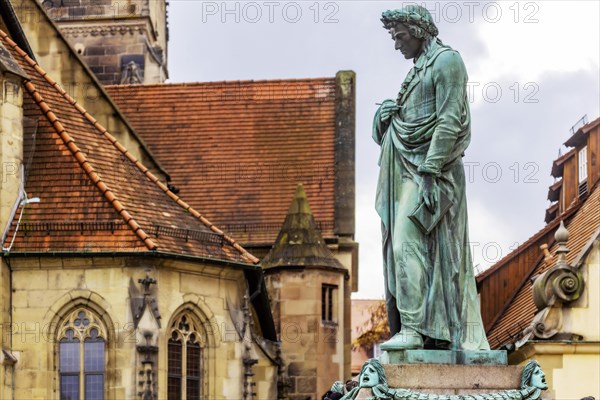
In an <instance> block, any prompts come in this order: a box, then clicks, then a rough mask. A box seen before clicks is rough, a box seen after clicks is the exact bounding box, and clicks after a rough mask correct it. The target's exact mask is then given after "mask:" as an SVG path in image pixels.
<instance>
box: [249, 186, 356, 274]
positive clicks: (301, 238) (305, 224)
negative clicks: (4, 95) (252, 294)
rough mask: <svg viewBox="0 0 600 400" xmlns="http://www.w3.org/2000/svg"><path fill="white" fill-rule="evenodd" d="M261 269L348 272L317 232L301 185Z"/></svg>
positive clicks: (263, 260)
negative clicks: (286, 268)
mask: <svg viewBox="0 0 600 400" xmlns="http://www.w3.org/2000/svg"><path fill="white" fill-rule="evenodd" d="M261 265H262V267H263V268H264V269H266V270H267V269H271V268H285V267H292V268H305V267H309V268H310V267H318V268H332V269H339V270H345V268H344V266H343V265H342V264H341V263H340V262H339V261H338V260H337V259H336V258H335V257H334V256H333V254H332V253H331V251H330V250H329V249H328V248H327V245H326V244H325V241H324V240H323V237H322V236H321V234H320V233H319V231H318V230H317V228H316V223H315V219H314V217H313V214H312V211H311V210H310V205H309V203H308V200H307V197H306V192H305V191H304V187H303V186H302V185H301V184H300V185H298V187H297V188H296V193H295V194H294V198H293V200H292V203H291V204H290V208H289V211H288V215H287V216H286V218H285V221H284V222H283V226H282V227H281V231H280V232H279V235H277V239H276V240H275V244H274V245H273V248H271V250H270V251H269V253H268V254H267V255H266V256H265V257H264V258H263V259H262V262H261Z"/></svg>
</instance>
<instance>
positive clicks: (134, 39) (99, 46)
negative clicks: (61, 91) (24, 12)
mask: <svg viewBox="0 0 600 400" xmlns="http://www.w3.org/2000/svg"><path fill="white" fill-rule="evenodd" d="M42 4H43V6H44V8H45V9H46V11H47V13H48V15H49V16H50V18H52V20H54V21H55V22H56V24H57V25H58V26H59V27H60V29H61V31H62V33H63V35H64V36H65V37H66V38H67V40H68V41H69V42H70V43H71V45H72V46H73V47H74V48H75V49H76V51H77V52H78V53H79V54H80V55H81V56H82V57H83V59H84V60H85V61H86V63H87V64H88V65H89V66H90V68H91V69H92V71H93V72H94V73H95V74H96V77H97V78H98V79H99V80H100V81H101V82H102V83H103V84H104V85H112V84H119V83H121V76H122V71H123V69H124V68H125V67H126V66H127V64H128V63H129V62H130V61H134V62H135V63H136V64H137V65H138V67H139V68H140V75H141V77H142V82H143V83H160V82H164V80H165V79H166V77H167V72H166V48H167V37H166V36H167V30H166V3H165V1H163V0H153V1H150V0H135V1H110V0H102V1H95V0H94V1H92V0H77V1H67V2H64V1H63V2H62V5H61V2H59V1H49V0H46V1H44V2H42Z"/></svg>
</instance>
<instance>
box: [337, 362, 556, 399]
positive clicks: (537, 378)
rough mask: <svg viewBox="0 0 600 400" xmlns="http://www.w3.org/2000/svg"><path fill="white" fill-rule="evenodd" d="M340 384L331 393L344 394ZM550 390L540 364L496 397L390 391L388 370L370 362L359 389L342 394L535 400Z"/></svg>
mask: <svg viewBox="0 0 600 400" xmlns="http://www.w3.org/2000/svg"><path fill="white" fill-rule="evenodd" d="M342 387H343V385H341V383H339V382H336V384H334V385H333V387H332V390H333V391H337V393H339V394H343V392H342ZM546 389H548V385H547V384H546V375H545V374H544V371H542V368H541V367H540V365H539V364H538V363H537V361H535V360H532V361H529V362H528V363H527V365H526V366H525V367H524V368H523V372H522V373H521V387H520V389H514V390H502V391H498V392H493V393H481V394H473V395H470V394H464V395H461V394H455V395H439V394H429V393H421V392H417V391H414V390H410V389H394V388H390V387H389V385H388V383H387V378H386V376H385V370H384V369H383V366H382V365H381V363H380V362H379V360H377V359H375V358H372V359H370V360H367V361H366V362H365V363H364V365H363V367H362V369H361V372H360V375H359V376H358V386H357V387H355V388H354V389H351V390H350V391H348V392H347V393H345V394H343V396H342V397H341V399H340V400H355V399H356V400H358V399H365V400H503V399H510V400H536V399H541V396H542V391H543V390H546Z"/></svg>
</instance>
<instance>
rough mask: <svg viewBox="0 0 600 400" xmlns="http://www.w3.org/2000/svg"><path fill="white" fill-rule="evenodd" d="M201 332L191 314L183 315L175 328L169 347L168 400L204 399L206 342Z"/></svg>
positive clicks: (171, 332)
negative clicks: (203, 379)
mask: <svg viewBox="0 0 600 400" xmlns="http://www.w3.org/2000/svg"><path fill="white" fill-rule="evenodd" d="M198 328H199V326H197V325H196V323H195V322H194V320H193V319H192V318H191V317H190V315H188V314H182V315H181V316H180V317H179V318H177V319H176V320H175V322H174V323H173V325H172V326H171V329H170V335H169V343H168V384H167V386H168V400H197V399H200V397H201V394H202V383H203V382H202V376H203V367H204V366H203V362H202V361H203V352H204V347H205V344H206V340H205V338H204V336H203V335H202V333H201V332H202V331H201V330H199V329H198Z"/></svg>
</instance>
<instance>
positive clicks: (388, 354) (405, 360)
mask: <svg viewBox="0 0 600 400" xmlns="http://www.w3.org/2000/svg"><path fill="white" fill-rule="evenodd" d="M379 361H381V363H382V364H451V365H506V364H507V357H506V351H504V350H474V351H459V350H389V351H384V352H383V353H382V355H381V356H380V357H379Z"/></svg>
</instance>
